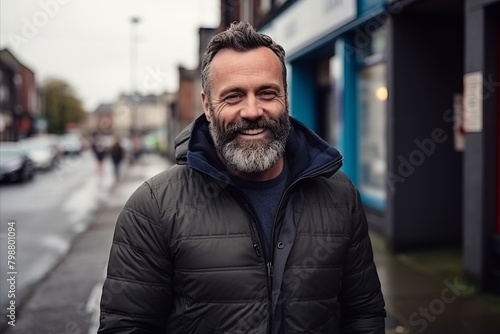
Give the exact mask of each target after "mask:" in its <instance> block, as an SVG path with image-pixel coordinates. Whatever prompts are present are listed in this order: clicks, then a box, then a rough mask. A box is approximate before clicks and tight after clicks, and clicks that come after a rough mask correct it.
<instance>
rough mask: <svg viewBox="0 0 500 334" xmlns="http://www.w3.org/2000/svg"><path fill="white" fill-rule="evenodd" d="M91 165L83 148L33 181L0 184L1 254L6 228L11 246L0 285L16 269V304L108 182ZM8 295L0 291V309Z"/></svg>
mask: <svg viewBox="0 0 500 334" xmlns="http://www.w3.org/2000/svg"><path fill="white" fill-rule="evenodd" d="M94 164H95V161H94V159H93V156H92V155H91V152H84V153H83V154H82V155H79V156H67V157H63V158H62V160H61V161H60V164H59V165H58V166H57V167H56V168H54V169H53V170H50V171H47V172H39V173H37V174H36V176H35V178H34V180H33V181H32V182H27V183H22V184H1V185H0V206H1V211H0V220H1V222H2V224H1V230H0V232H1V235H0V238H1V239H0V241H1V244H2V252H1V253H2V254H6V255H7V254H8V253H7V235H8V228H9V227H10V234H9V235H10V238H9V239H10V240H9V244H11V248H13V246H15V249H12V250H11V253H12V254H11V255H13V256H12V257H11V258H10V259H9V260H10V262H9V263H8V257H7V256H2V258H1V260H0V270H1V274H2V280H1V285H0V287H1V291H7V283H8V282H7V280H6V278H5V276H6V275H7V273H16V274H11V275H9V276H15V281H16V284H15V286H16V294H15V297H16V303H18V304H21V303H22V301H23V298H24V297H25V295H26V293H28V292H29V291H30V288H31V286H32V285H33V284H34V283H35V282H37V281H38V280H40V279H41V278H42V277H44V275H45V274H46V273H47V272H48V271H49V270H50V268H52V267H53V266H54V265H55V264H56V263H57V262H58V261H59V259H60V258H61V256H63V255H64V254H65V253H66V252H67V251H68V249H69V247H70V245H71V241H72V240H73V238H74V237H75V235H77V234H78V233H80V232H81V231H83V230H84V229H85V228H86V226H87V224H88V221H89V218H90V217H91V215H92V213H93V212H94V211H95V209H96V208H97V206H98V204H99V202H100V201H101V200H102V199H103V198H104V196H105V195H106V194H107V192H108V191H109V188H110V186H111V185H112V184H113V182H114V180H113V176H112V174H111V173H104V174H103V177H102V178H99V177H97V175H95V165H94ZM106 167H107V169H110V168H111V167H110V166H106ZM14 253H15V254H14ZM8 264H9V267H10V269H9V268H8V267H7V265H8ZM7 299H8V298H7V294H6V293H2V294H1V296H0V300H1V307H2V310H3V309H4V307H5V306H6V305H7V303H8V302H9V301H8V300H7Z"/></svg>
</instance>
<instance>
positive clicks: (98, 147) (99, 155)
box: [92, 138, 106, 179]
mask: <svg viewBox="0 0 500 334" xmlns="http://www.w3.org/2000/svg"><path fill="white" fill-rule="evenodd" d="M92 152H93V153H94V157H95V159H96V173H97V176H98V177H99V179H101V178H102V177H103V174H104V158H106V148H105V147H104V145H103V144H102V142H101V140H100V139H99V138H95V139H94V141H93V142H92Z"/></svg>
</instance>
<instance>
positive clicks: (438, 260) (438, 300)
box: [371, 234, 500, 334]
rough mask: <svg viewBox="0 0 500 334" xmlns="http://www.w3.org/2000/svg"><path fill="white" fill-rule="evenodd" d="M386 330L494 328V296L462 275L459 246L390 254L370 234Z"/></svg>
mask: <svg viewBox="0 0 500 334" xmlns="http://www.w3.org/2000/svg"><path fill="white" fill-rule="evenodd" d="M371 239H372V243H373V249H374V256H375V262H376V264H377V269H378V272H379V276H380V280H381V283H382V290H383V293H384V298H385V301H386V310H387V312H388V314H389V317H388V318H387V321H386V324H387V325H389V326H388V327H390V329H388V330H387V332H388V333H412V334H413V333H425V334H448V333H453V334H454V333H460V334H493V333H500V296H498V295H491V294H487V293H483V292H480V291H479V290H478V288H477V286H475V285H474V284H472V283H470V282H469V281H468V280H467V279H466V278H465V276H464V272H463V266H462V262H461V261H462V260H461V253H460V249H443V250H428V251H416V252H407V253H401V254H396V255H395V254H392V253H391V252H389V251H388V250H387V248H386V246H385V242H384V241H383V240H382V239H381V238H380V237H379V236H377V235H375V234H372V235H371Z"/></svg>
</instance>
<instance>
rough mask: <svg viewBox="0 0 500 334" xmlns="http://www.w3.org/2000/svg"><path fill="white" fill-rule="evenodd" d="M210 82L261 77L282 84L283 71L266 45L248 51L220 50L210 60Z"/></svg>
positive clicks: (276, 58)
mask: <svg viewBox="0 0 500 334" xmlns="http://www.w3.org/2000/svg"><path fill="white" fill-rule="evenodd" d="M210 76H211V79H212V83H213V84H216V83H217V82H218V81H219V80H224V81H228V80H245V78H246V79H252V78H261V79H267V80H273V81H276V82H275V83H279V84H282V82H283V73H282V67H281V63H280V61H279V59H278V56H277V55H276V54H275V53H274V52H273V51H272V50H271V49H269V48H267V47H259V48H256V49H252V50H248V51H236V50H233V49H222V50H220V51H219V52H218V53H217V54H216V55H215V57H214V59H213V60H212V64H211V69H210Z"/></svg>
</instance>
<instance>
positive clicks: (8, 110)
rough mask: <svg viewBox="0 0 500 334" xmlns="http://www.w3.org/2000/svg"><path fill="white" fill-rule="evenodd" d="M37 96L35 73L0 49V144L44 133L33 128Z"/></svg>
mask: <svg viewBox="0 0 500 334" xmlns="http://www.w3.org/2000/svg"><path fill="white" fill-rule="evenodd" d="M41 96H42V95H41V93H40V91H39V90H38V88H37V84H36V80H35V73H34V72H33V71H32V70H31V69H30V68H28V67H27V66H25V65H24V64H22V63H21V62H20V61H19V60H18V59H17V58H16V57H15V56H14V55H13V54H12V53H11V52H10V51H9V50H8V49H3V50H0V141H17V140H19V139H22V138H25V137H28V136H30V135H32V134H34V133H37V132H39V131H41V130H44V129H43V128H40V127H39V126H37V120H39V119H40V118H41ZM38 124H39V123H38Z"/></svg>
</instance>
